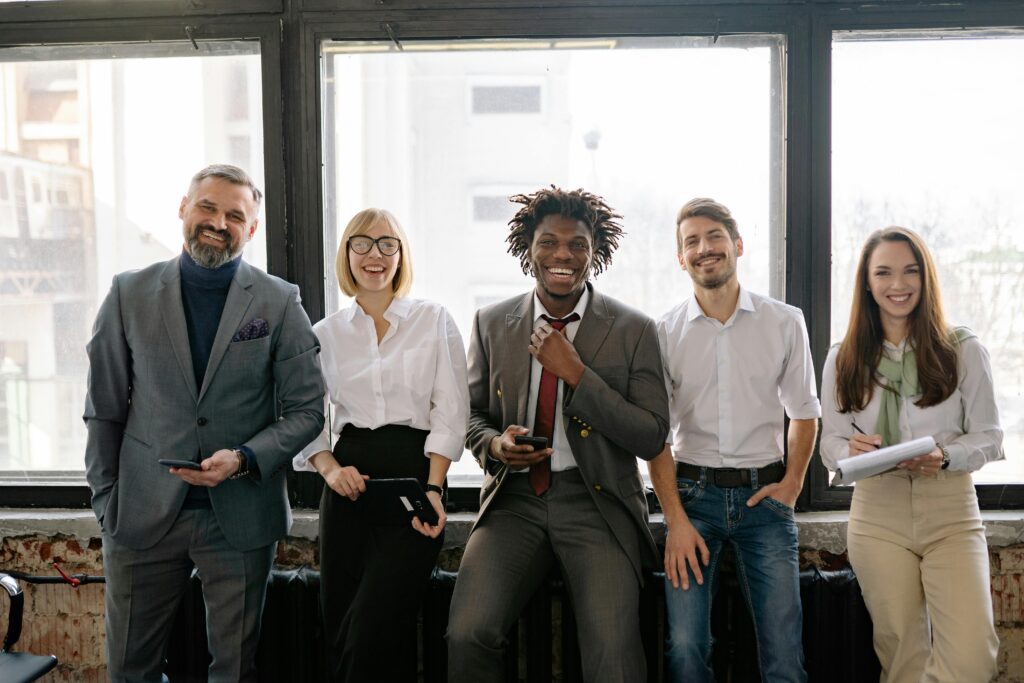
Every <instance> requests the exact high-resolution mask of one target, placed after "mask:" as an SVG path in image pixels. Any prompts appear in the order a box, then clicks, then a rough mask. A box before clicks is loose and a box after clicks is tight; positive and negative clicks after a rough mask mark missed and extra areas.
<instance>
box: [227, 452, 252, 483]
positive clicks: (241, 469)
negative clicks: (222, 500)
mask: <svg viewBox="0 0 1024 683" xmlns="http://www.w3.org/2000/svg"><path fill="white" fill-rule="evenodd" d="M232 452H233V453H234V454H235V455H236V456H237V457H238V471H237V472H235V473H234V474H232V475H231V476H230V477H228V479H241V478H242V477H244V476H245V475H247V474H249V459H248V458H246V457H245V453H243V452H242V451H240V450H238V449H237V448H236V449H234V451H232Z"/></svg>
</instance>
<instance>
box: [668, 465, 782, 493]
mask: <svg viewBox="0 0 1024 683" xmlns="http://www.w3.org/2000/svg"><path fill="white" fill-rule="evenodd" d="M754 472H756V473H757V485H758V486H764V485H765V484H774V483H776V482H780V481H782V478H783V477H784V476H786V465H785V463H783V462H782V461H781V460H779V461H778V462H773V463H772V464H771V465H765V466H764V467H760V468H753V467H743V468H735V467H701V466H700V465H691V464H690V463H687V462H677V463H676V476H677V477H680V478H682V479H693V480H694V481H700V480H701V478H702V475H703V477H704V479H705V480H706V481H707V482H708V483H709V484H714V485H715V486H718V487H720V488H726V489H731V488H736V487H738V486H751V482H752V481H753V473H754Z"/></svg>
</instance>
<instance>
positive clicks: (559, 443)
mask: <svg viewBox="0 0 1024 683" xmlns="http://www.w3.org/2000/svg"><path fill="white" fill-rule="evenodd" d="M589 301H590V290H589V289H584V290H583V296H581V297H580V300H579V301H577V302H576V307H575V308H574V309H572V311H571V312H570V313H569V315H572V314H573V313H577V314H579V316H580V319H579V320H577V321H575V322H571V323H569V324H568V325H566V326H565V327H564V328H563V329H564V331H565V337H566V339H568V340H569V341H570V342H571V341H572V340H574V339H575V338H576V331H577V330H579V329H580V322H582V320H583V313H584V311H586V310H587V303H588V302H589ZM542 315H546V316H548V317H549V318H555V319H556V320H557V319H558V316H555V315H551V314H550V313H548V310H547V309H546V308H544V304H542V303H541V302H540V297H538V296H537V294H536V293H535V294H534V295H533V329H535V330H536V329H537V328H538V327H543V326H544V325H547V324H548V322H547V321H546V320H544V319H543V318H542V317H541V316H542ZM562 317H563V318H567V317H569V316H568V315H566V316H562ZM543 371H544V366H542V365H541V364H540V361H539V360H537V359H536V358H533V359H532V361H531V363H530V395H529V397H528V398H527V400H526V425H525V426H527V427H529V428H530V430H531V432H532V431H533V421H534V419H535V418H536V416H537V395H538V394H539V393H540V376H541V373H543ZM564 387H565V382H563V381H562V380H561V379H559V380H558V395H557V396H556V397H555V425H554V430H553V431H554V433H553V434H552V435H551V447H552V448H553V449H554V452H553V453H552V454H551V471H552V472H563V471H565V470H568V469H572V468H574V467H576V458H575V457H573V454H572V448H570V446H569V439H568V438H566V436H565V423H563V422H562V400H563V399H562V394H563V389H564ZM529 471H530V469H529V468H526V469H523V470H517V472H519V473H522V472H529Z"/></svg>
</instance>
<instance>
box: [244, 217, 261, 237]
mask: <svg viewBox="0 0 1024 683" xmlns="http://www.w3.org/2000/svg"><path fill="white" fill-rule="evenodd" d="M259 226H260V219H259V218H257V219H256V220H254V221H253V222H252V225H250V226H249V239H250V240H251V239H252V236H253V235H255V234H256V228H258V227H259ZM246 241H249V240H246Z"/></svg>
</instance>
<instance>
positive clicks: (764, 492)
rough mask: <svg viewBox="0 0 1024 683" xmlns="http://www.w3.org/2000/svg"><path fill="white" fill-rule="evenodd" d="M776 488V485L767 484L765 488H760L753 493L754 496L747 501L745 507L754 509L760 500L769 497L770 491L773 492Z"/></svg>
mask: <svg viewBox="0 0 1024 683" xmlns="http://www.w3.org/2000/svg"><path fill="white" fill-rule="evenodd" d="M776 488H778V484H768V485H767V486H762V487H761V488H759V489H758V490H757V491H755V492H754V495H752V496H751V497H750V498H748V499H747V507H748V508H752V507H754V506H755V505H757V504H758V503H760V502H761V501H762V500H764V499H765V497H766V496H769V495H771V493H772V491H774V490H775V489H776Z"/></svg>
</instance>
